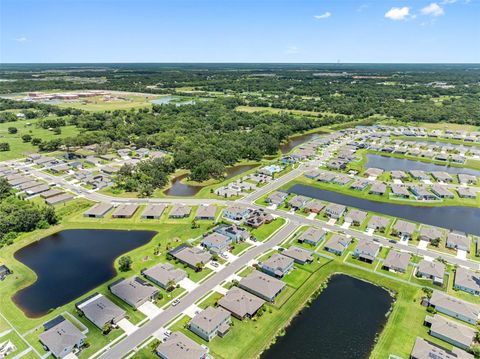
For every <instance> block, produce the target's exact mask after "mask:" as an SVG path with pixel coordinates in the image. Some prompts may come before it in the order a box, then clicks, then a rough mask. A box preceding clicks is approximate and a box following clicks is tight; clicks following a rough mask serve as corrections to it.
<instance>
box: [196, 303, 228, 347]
mask: <svg viewBox="0 0 480 359" xmlns="http://www.w3.org/2000/svg"><path fill="white" fill-rule="evenodd" d="M231 323H232V315H231V314H230V312H229V311H228V310H225V309H223V308H221V307H218V308H215V307H207V308H206V309H204V310H202V311H201V312H200V313H198V314H196V315H195V316H194V317H193V318H192V320H191V321H190V322H189V323H188V329H190V330H191V331H192V332H194V333H195V334H197V335H198V336H199V337H200V338H202V339H204V340H206V341H207V342H209V341H210V340H212V339H213V338H215V337H216V336H217V335H219V336H221V337H223V336H224V335H225V334H227V333H228V331H229V330H230V324H231Z"/></svg>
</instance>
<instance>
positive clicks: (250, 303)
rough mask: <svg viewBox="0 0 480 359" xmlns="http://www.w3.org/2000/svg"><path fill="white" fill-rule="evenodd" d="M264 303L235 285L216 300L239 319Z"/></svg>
mask: <svg viewBox="0 0 480 359" xmlns="http://www.w3.org/2000/svg"><path fill="white" fill-rule="evenodd" d="M264 304H265V300H263V299H261V298H259V297H257V296H256V295H253V294H251V293H249V292H247V291H246V290H243V289H241V288H237V287H233V288H231V289H230V290H229V291H228V292H227V293H226V294H225V295H224V296H223V297H222V298H221V299H220V300H219V301H218V305H219V306H221V307H223V308H225V309H226V310H228V311H229V312H230V313H232V314H233V316H234V317H236V318H237V319H240V320H242V319H244V318H251V317H253V316H254V315H255V313H257V311H258V310H259V309H260V308H261V307H262V306H263V305H264ZM172 359H173V358H172Z"/></svg>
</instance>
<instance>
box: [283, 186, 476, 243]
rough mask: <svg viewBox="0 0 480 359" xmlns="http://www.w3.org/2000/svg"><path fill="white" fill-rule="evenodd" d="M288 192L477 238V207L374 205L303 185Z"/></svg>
mask: <svg viewBox="0 0 480 359" xmlns="http://www.w3.org/2000/svg"><path fill="white" fill-rule="evenodd" d="M288 192H290V193H295V194H299V195H303V196H307V197H311V198H316V199H320V200H324V201H327V202H332V203H338V204H343V205H345V206H351V207H355V208H359V209H363V210H365V211H371V212H378V213H383V214H387V215H390V216H394V217H398V218H403V219H407V220H411V221H416V222H420V223H425V224H430V225H432V226H437V227H443V228H447V229H456V230H459V231H463V232H467V233H471V234H475V235H480V226H479V225H478V223H479V222H480V208H475V207H460V206H443V207H425V206H423V207H422V206H410V205H406V204H396V203H385V202H377V201H371V200H367V199H363V198H357V197H354V196H349V195H346V194H343V193H338V192H335V191H329V190H324V189H320V188H316V187H312V186H307V185H302V184H296V185H293V186H292V187H290V188H289V189H288Z"/></svg>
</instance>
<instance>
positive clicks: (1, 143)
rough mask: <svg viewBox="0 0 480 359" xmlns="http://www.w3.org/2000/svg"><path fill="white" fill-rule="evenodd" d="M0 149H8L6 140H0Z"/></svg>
mask: <svg viewBox="0 0 480 359" xmlns="http://www.w3.org/2000/svg"><path fill="white" fill-rule="evenodd" d="M0 151H4V152H5V151H10V144H9V143H8V142H0Z"/></svg>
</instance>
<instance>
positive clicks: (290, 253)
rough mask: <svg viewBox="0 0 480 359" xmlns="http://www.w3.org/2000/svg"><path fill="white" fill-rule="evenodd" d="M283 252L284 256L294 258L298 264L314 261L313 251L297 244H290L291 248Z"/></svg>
mask: <svg viewBox="0 0 480 359" xmlns="http://www.w3.org/2000/svg"><path fill="white" fill-rule="evenodd" d="M282 254H283V255H284V256H287V257H290V258H292V259H293V260H294V261H295V263H298V264H305V263H312V262H313V254H312V251H309V250H307V249H304V248H300V247H297V246H290V248H288V249H286V250H284V251H283V252H282Z"/></svg>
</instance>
